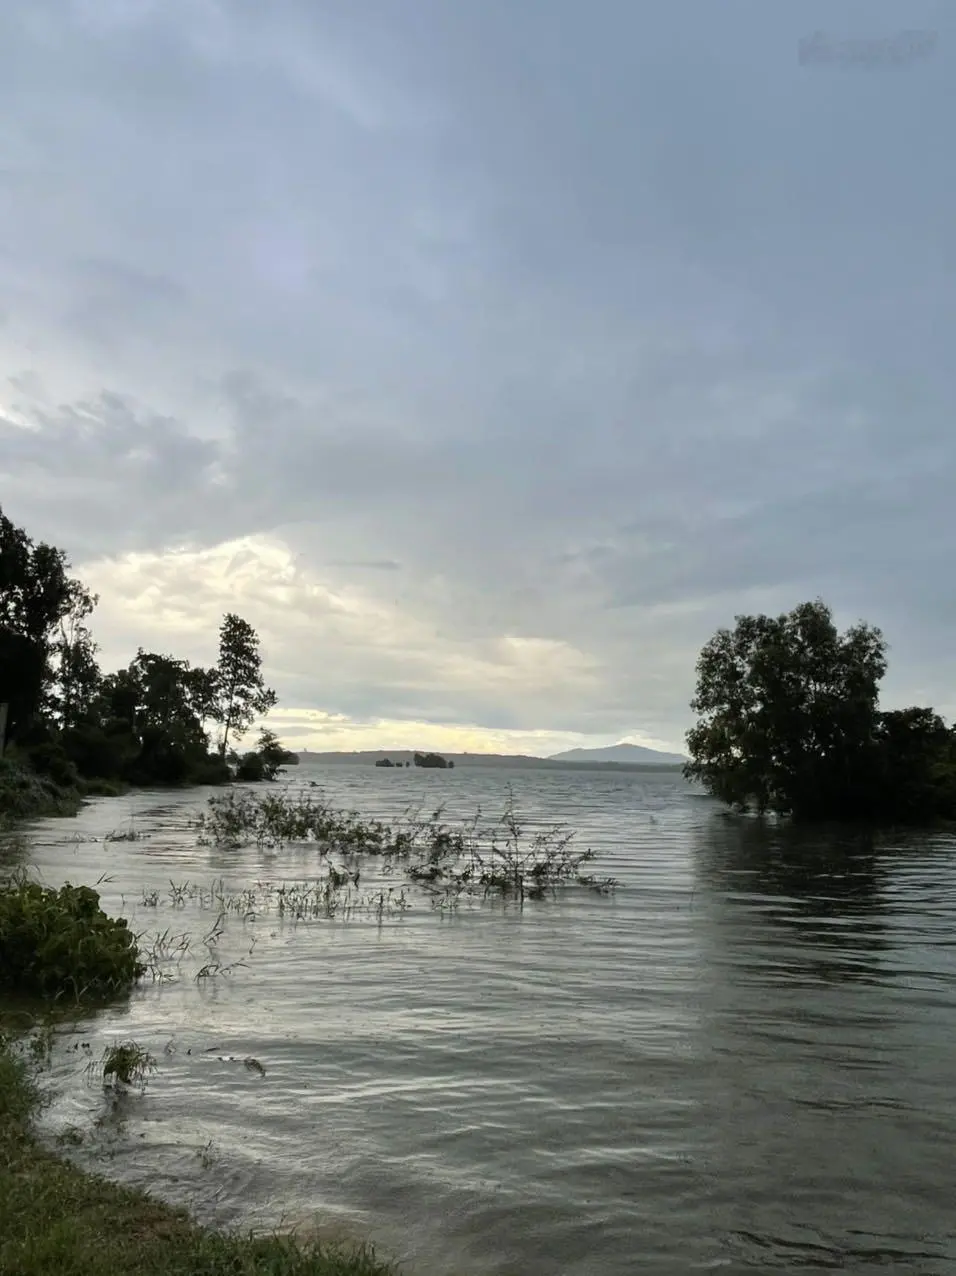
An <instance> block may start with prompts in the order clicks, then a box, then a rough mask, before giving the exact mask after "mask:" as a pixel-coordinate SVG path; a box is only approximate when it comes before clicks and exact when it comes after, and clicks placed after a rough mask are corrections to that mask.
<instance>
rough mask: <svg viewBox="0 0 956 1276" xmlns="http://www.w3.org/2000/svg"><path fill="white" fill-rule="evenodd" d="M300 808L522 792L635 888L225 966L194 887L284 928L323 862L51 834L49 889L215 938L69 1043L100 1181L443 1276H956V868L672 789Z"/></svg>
mask: <svg viewBox="0 0 956 1276" xmlns="http://www.w3.org/2000/svg"><path fill="white" fill-rule="evenodd" d="M291 774H292V776H293V779H294V782H295V783H296V784H301V783H303V782H308V781H309V780H310V779H314V780H317V781H318V782H319V783H320V784H321V785H322V787H323V788H324V790H325V791H326V792H327V793H328V794H329V795H330V796H331V797H333V798H334V799H335V800H336V801H340V802H341V803H342V804H343V805H348V806H355V807H357V808H359V809H360V810H361V811H362V812H363V813H366V814H369V815H377V816H383V817H386V818H391V817H394V816H396V815H398V814H399V813H400V812H401V811H402V810H403V809H404V808H406V807H407V806H408V805H409V804H410V803H417V802H424V803H425V804H426V806H427V807H432V806H437V805H438V804H439V803H441V802H445V803H447V804H448V808H449V811H450V812H452V813H454V814H458V815H462V816H465V815H468V814H471V813H473V812H474V810H475V808H476V806H477V805H479V804H480V805H481V806H482V807H483V808H484V809H485V810H486V811H497V810H500V809H501V808H502V807H503V805H504V802H505V800H506V796H507V786H508V785H509V784H511V785H513V786H514V789H515V794H516V797H517V799H518V801H519V804H520V810H521V811H522V813H523V814H524V815H526V817H527V818H528V819H529V820H530V821H531V822H532V823H533V822H534V821H535V820H547V821H551V820H566V821H567V822H568V823H570V824H571V825H572V826H573V827H574V828H575V829H576V830H578V838H577V840H578V842H579V843H580V844H581V846H582V848H583V847H584V846H588V845H589V846H591V847H593V848H594V849H595V850H596V851H597V852H598V853H599V857H600V858H599V860H598V864H597V868H598V870H601V871H603V872H605V873H610V874H613V875H614V876H615V877H617V878H618V879H619V880H620V883H621V885H620V887H619V889H618V891H617V892H616V894H615V896H614V897H613V898H610V899H604V898H601V897H598V896H596V895H593V894H589V893H587V892H583V891H576V892H569V893H568V894H566V895H563V896H562V897H560V898H559V899H557V900H545V901H541V902H535V903H530V904H527V905H526V906H525V907H524V909H517V908H515V907H503V906H501V905H495V904H483V905H480V906H477V907H465V908H462V909H461V910H459V911H458V912H457V913H456V914H453V915H442V914H440V913H437V912H435V911H434V910H433V909H431V908H430V907H429V905H428V902H427V901H426V900H423V899H422V898H421V897H418V896H415V895H414V894H413V895H412V896H411V897H410V898H411V903H412V907H411V909H410V910H409V911H408V912H407V913H405V914H403V915H402V916H397V917H386V918H383V919H381V921H379V920H378V919H376V918H374V917H369V916H364V915H353V916H348V917H337V918H335V919H332V920H328V919H322V920H314V921H310V920H306V921H299V922H297V923H296V922H294V921H291V920H289V919H279V918H278V917H277V916H276V914H275V913H274V911H264V912H259V913H258V914H257V915H256V916H254V917H247V918H243V917H242V916H238V915H235V914H230V915H229V916H228V917H227V918H226V919H225V921H224V923H223V924H222V933H221V936H220V938H219V939H218V940H215V939H214V940H213V941H212V947H211V948H210V946H209V945H208V944H206V945H204V944H203V937H204V936H205V937H208V936H209V934H210V931H211V930H212V929H213V928H214V926H215V923H216V920H217V916H218V908H217V907H216V906H215V903H214V902H213V901H212V900H211V899H210V897H209V895H208V894H207V895H205V896H203V897H202V898H199V897H193V898H192V899H187V900H186V902H185V903H184V904H182V905H179V906H177V905H176V904H175V902H174V898H175V892H174V891H173V890H172V886H171V884H173V885H176V886H182V885H183V884H184V883H186V882H189V883H193V884H195V885H198V886H201V887H202V888H203V889H204V890H206V891H207V892H208V891H209V890H210V889H211V888H213V887H214V883H216V882H221V883H222V885H221V887H220V888H219V889H220V890H224V891H225V892H227V893H229V892H236V891H240V890H242V889H246V888H256V889H257V891H258V894H259V896H260V898H261V897H262V893H263V890H264V887H263V885H262V884H263V883H278V882H282V881H299V882H301V881H303V880H304V879H305V878H307V877H308V876H309V875H310V873H314V872H316V871H317V870H316V859H315V853H314V850H309V849H308V848H286V849H283V850H281V851H278V852H268V851H257V850H255V849H254V848H250V849H245V850H242V851H226V850H221V849H217V848H212V847H203V846H197V843H196V833H195V830H194V829H192V828H191V827H190V823H191V821H192V820H193V819H194V817H195V815H196V813H197V811H198V810H199V808H200V807H201V806H202V804H203V802H204V801H205V798H206V796H207V794H206V793H205V792H198V793H197V792H191V793H183V794H172V795H171V794H168V793H135V794H131V795H129V796H127V797H125V798H121V799H102V800H97V801H96V802H94V803H92V804H91V805H90V806H89V807H87V808H86V809H85V810H84V811H83V812H82V813H81V815H80V816H79V817H78V819H77V820H71V821H52V820H50V821H41V822H39V823H37V824H35V825H32V826H30V829H29V850H28V858H29V860H30V861H31V862H32V863H33V864H34V865H35V866H36V868H37V869H38V871H39V872H40V873H41V874H42V876H43V878H44V880H45V881H47V882H48V883H49V884H51V885H58V884H60V883H61V882H62V881H65V880H71V881H74V882H86V883H90V884H92V883H93V882H95V881H96V879H97V878H98V877H100V876H101V874H107V880H106V881H104V882H103V883H102V885H101V887H100V890H101V893H102V896H103V902H104V906H105V907H106V908H107V909H109V910H111V911H117V912H118V911H122V912H123V913H124V914H125V915H126V916H128V917H130V919H131V924H132V925H133V928H134V929H135V930H137V931H145V932H147V934H148V935H151V936H154V935H156V934H157V933H159V932H166V934H167V940H166V948H167V950H168V951H172V950H173V949H174V948H175V946H176V944H175V936H177V935H182V936H186V937H187V938H186V940H185V941H184V942H185V943H186V944H187V945H188V947H187V949H186V951H185V952H184V953H183V954H182V956H181V959H179V960H174V959H173V958H172V957H171V958H170V959H169V961H168V962H167V965H166V971H167V975H168V976H169V982H165V983H162V984H150V983H147V984H146V985H145V986H144V987H143V988H142V989H141V990H139V991H137V992H136V993H134V994H133V996H132V997H131V998H130V999H129V1000H128V1001H126V1002H124V1003H122V1004H120V1005H117V1006H113V1007H110V1008H107V1009H105V1010H100V1011H98V1012H96V1013H95V1014H92V1013H91V1014H89V1015H87V1016H86V1017H85V1018H83V1019H80V1020H78V1021H76V1022H75V1023H72V1024H67V1025H65V1027H64V1031H63V1033H62V1034H61V1036H60V1038H59V1040H58V1044H57V1049H56V1054H55V1062H54V1068H53V1080H54V1083H55V1085H56V1087H57V1089H58V1096H59V1097H58V1099H57V1101H56V1103H55V1104H54V1106H53V1107H52V1108H51V1109H50V1111H49V1112H48V1113H47V1116H46V1118H45V1119H46V1121H47V1123H48V1124H49V1126H50V1128H51V1129H52V1130H58V1129H62V1128H63V1127H65V1126H67V1125H73V1126H76V1127H78V1128H79V1129H80V1130H81V1131H82V1133H83V1144H82V1145H81V1147H80V1148H79V1149H78V1151H77V1153H76V1155H77V1156H79V1157H80V1159H81V1160H83V1159H84V1158H85V1159H86V1160H87V1161H90V1162H94V1161H95V1162H96V1163H97V1165H98V1166H99V1167H100V1168H105V1169H106V1171H107V1172H108V1173H110V1174H112V1175H114V1176H115V1177H117V1178H121V1179H123V1180H125V1181H128V1182H134V1183H141V1184H148V1185H149V1186H151V1187H152V1188H153V1189H154V1190H156V1191H158V1192H160V1193H161V1194H163V1195H164V1196H166V1197H168V1198H169V1199H171V1200H174V1201H177V1202H184V1203H188V1204H189V1205H190V1207H191V1208H192V1209H194V1210H195V1211H196V1212H197V1213H198V1214H199V1215H200V1216H201V1217H203V1218H205V1219H208V1220H211V1221H215V1222H217V1223H225V1224H243V1225H246V1226H254V1227H271V1226H275V1225H277V1224H279V1223H280V1222H281V1223H283V1224H284V1225H290V1224H301V1223H303V1222H309V1221H315V1222H316V1223H330V1222H331V1223H335V1224H336V1225H337V1226H339V1227H341V1228H344V1229H345V1230H346V1231H347V1232H353V1233H355V1234H359V1235H363V1236H364V1235H370V1236H372V1237H373V1238H375V1239H377V1240H378V1241H379V1242H380V1243H381V1244H382V1245H383V1246H384V1247H385V1248H387V1249H388V1250H389V1251H390V1252H391V1253H393V1254H396V1255H397V1256H399V1257H400V1258H401V1259H402V1260H404V1261H406V1262H407V1264H408V1267H409V1269H410V1271H411V1272H413V1273H417V1274H418V1276H439V1273H441V1274H447V1273H449V1272H457V1273H462V1274H463V1276H467V1274H469V1273H471V1274H474V1276H484V1274H489V1276H490V1274H491V1273H522V1274H524V1276H538V1274H539V1273H540V1274H542V1276H543V1274H545V1273H548V1274H550V1273H561V1274H562V1276H584V1274H585V1273H588V1274H590V1273H601V1274H602V1276H617V1274H618V1273H620V1274H621V1276H623V1274H624V1273H631V1272H635V1271H640V1272H652V1273H656V1272H660V1273H684V1272H688V1271H695V1270H701V1271H703V1270H712V1269H714V1270H721V1271H726V1272H729V1273H734V1272H767V1271H776V1270H781V1271H830V1270H844V1271H851V1272H854V1273H865V1272H877V1271H880V1272H884V1271H887V1270H892V1271H898V1272H913V1273H926V1274H930V1273H932V1274H937V1273H938V1274H943V1273H950V1272H956V1236H954V1233H956V1207H954V1202H956V1154H954V1151H953V1149H954V1148H956V1097H954V1085H956V938H954V937H956V872H954V865H956V843H954V841H953V840H952V839H951V838H947V837H943V836H941V835H930V834H923V835H919V836H911V835H908V836H906V837H905V838H904V837H894V836H891V835H886V836H882V837H881V838H879V839H877V840H876V841H875V842H874V841H873V840H867V839H866V838H864V837H862V836H861V835H848V834H845V833H844V834H841V835H836V834H833V833H826V832H823V833H820V832H817V833H814V834H812V835H805V834H798V833H795V832H793V831H790V830H786V829H783V828H780V827H777V828H774V827H773V826H769V827H768V826H764V825H760V824H758V823H756V822H747V821H740V820H734V819H731V818H728V817H727V816H726V815H725V814H723V813H722V811H721V810H720V808H719V807H718V806H717V805H716V804H715V803H713V802H712V801H710V800H709V799H707V798H706V797H703V796H701V795H699V794H697V793H695V792H694V791H693V790H691V789H690V788H689V787H688V786H687V785H686V784H685V783H684V782H683V781H682V780H681V779H680V778H679V777H677V776H674V775H661V774H654V773H647V772H645V773H640V772H630V773H623V772H620V773H606V772H593V771H591V772H575V771H560V772H559V771H547V772H542V771H527V772H517V773H516V772H514V771H510V770H509V771H508V772H497V771H491V770H484V769H473V770H469V769H468V768H467V767H464V766H463V767H460V768H456V769H455V770H454V771H451V772H427V773H426V772H421V771H414V770H404V769H403V770H394V771H388V770H376V769H375V768H350V767H348V768H346V767H327V768H325V769H324V770H319V769H318V768H317V767H315V765H314V764H313V765H312V766H309V767H307V766H303V767H300V768H299V769H298V771H297V772H295V773H291ZM128 828H133V830H134V831H135V832H136V833H137V835H138V836H137V839H136V840H135V841H130V842H124V841H109V842H107V841H104V840H103V839H104V836H105V835H106V834H107V833H108V832H110V831H111V830H119V831H123V830H126V829H128ZM369 880H371V879H369ZM257 884H259V885H258V887H257ZM154 892H155V893H156V895H157V896H158V902H157V904H155V905H152V904H151V903H149V902H148V901H150V900H151V899H152V897H153V893H154ZM211 955H214V956H215V958H216V960H217V961H218V962H219V966H220V973H219V974H217V975H215V976H214V977H212V978H208V979H203V980H200V981H198V982H197V980H196V978H195V976H196V973H197V971H198V970H199V969H200V967H201V966H202V965H203V964H206V963H209V962H210V960H211ZM224 967H225V968H228V969H225V970H223V968H224ZM229 967H231V968H229ZM128 1036H133V1037H135V1038H136V1039H137V1040H138V1041H139V1042H141V1043H142V1044H144V1045H146V1046H148V1047H149V1049H150V1050H151V1051H152V1052H153V1053H154V1054H155V1055H156V1056H157V1058H158V1060H159V1069H158V1072H157V1073H156V1075H155V1076H154V1077H153V1078H152V1080H151V1082H150V1084H149V1086H148V1088H147V1090H146V1093H145V1094H144V1095H143V1096H138V1095H137V1096H130V1097H129V1098H128V1099H126V1100H124V1102H123V1103H122V1104H121V1105H120V1106H119V1107H118V1108H117V1109H116V1110H115V1111H114V1110H113V1109H112V1108H111V1106H110V1105H109V1104H108V1103H107V1102H106V1101H105V1100H104V1098H103V1096H102V1093H101V1091H100V1090H99V1088H98V1087H97V1086H96V1085H92V1086H91V1085H90V1084H89V1080H88V1078H87V1077H86V1075H85V1073H84V1066H85V1063H86V1060H87V1059H88V1058H89V1057H96V1056H98V1055H99V1053H100V1052H101V1050H102V1048H103V1045H104V1043H105V1042H107V1041H109V1040H114V1039H116V1038H117V1037H128ZM83 1043H88V1044H87V1045H86V1046H84V1044H83ZM247 1056H253V1057H255V1058H256V1059H258V1060H260V1061H261V1062H262V1064H263V1066H264V1067H265V1069H266V1075H265V1076H264V1077H262V1076H259V1075H258V1074H257V1073H255V1072H253V1071H251V1070H249V1069H247V1068H246V1067H244V1066H243V1063H242V1060H243V1059H244V1058H246V1057H247Z"/></svg>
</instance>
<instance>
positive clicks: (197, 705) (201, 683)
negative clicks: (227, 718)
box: [186, 667, 219, 732]
mask: <svg viewBox="0 0 956 1276" xmlns="http://www.w3.org/2000/svg"><path fill="white" fill-rule="evenodd" d="M186 695H187V696H188V698H189V703H190V705H191V706H192V711H193V713H194V714H195V715H196V717H197V718H198V720H199V725H200V726H201V727H202V729H203V732H205V730H206V723H207V722H214V721H215V720H216V713H217V705H218V702H219V671H218V669H215V668H212V669H203V668H202V667H197V668H195V669H190V670H189V671H188V673H187V674H186Z"/></svg>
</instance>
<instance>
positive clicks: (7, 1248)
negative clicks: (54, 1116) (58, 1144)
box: [0, 1038, 395, 1276]
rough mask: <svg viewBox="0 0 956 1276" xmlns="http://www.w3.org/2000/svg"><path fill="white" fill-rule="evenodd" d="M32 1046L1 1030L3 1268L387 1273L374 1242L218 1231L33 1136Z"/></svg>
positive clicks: (83, 1275) (99, 1273)
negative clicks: (354, 1245)
mask: <svg viewBox="0 0 956 1276" xmlns="http://www.w3.org/2000/svg"><path fill="white" fill-rule="evenodd" d="M28 1053H29V1052H28V1051H25V1050H23V1049H18V1048H17V1046H16V1045H15V1044H14V1043H13V1042H11V1041H7V1040H4V1039H2V1038H0V1272H10V1273H16V1274H17V1276H116V1273H117V1272H135V1273H137V1274H138V1276H197V1274H198V1273H202V1274H203V1276H260V1274H261V1276H266V1274H268V1276H390V1274H393V1273H394V1272H395V1269H394V1268H393V1267H392V1266H390V1265H389V1264H387V1263H385V1262H383V1261H381V1260H380V1259H378V1258H376V1257H375V1254H374V1252H373V1251H372V1250H371V1249H358V1250H348V1249H345V1248H339V1247H325V1246H321V1245H315V1244H305V1243H301V1242H299V1241H298V1240H296V1239H295V1238H294V1237H280V1236H271V1237H252V1236H240V1235H235V1234H220V1233H217V1232H212V1231H208V1230H206V1229H204V1228H201V1227H199V1226H197V1224H196V1223H194V1222H193V1221H191V1220H190V1219H189V1217H188V1216H187V1215H186V1214H185V1213H183V1212H182V1211H180V1210H175V1209H172V1208H171V1207H169V1206H166V1205H163V1204H162V1203H161V1202H159V1201H156V1200H154V1199H152V1198H151V1197H150V1196H149V1195H147V1194H146V1193H144V1192H139V1191H133V1190H130V1189H128V1188H124V1187H120V1186H118V1185H117V1184H114V1183H110V1182H108V1181H107V1180H106V1179H102V1178H100V1177H98V1176H96V1175H90V1174H87V1173H85V1172H83V1171H82V1170H80V1169H78V1168H77V1167H76V1166H74V1165H71V1164H69V1163H68V1162H66V1161H63V1160H60V1159H59V1158H58V1157H57V1156H55V1155H54V1154H53V1153H52V1152H50V1151H48V1150H47V1149H45V1148H44V1147H42V1146H41V1145H40V1143H39V1142H38V1141H37V1139H36V1137H35V1135H34V1133H33V1130H32V1126H31V1122H32V1118H33V1116H34V1115H35V1113H36V1111H37V1109H38V1108H39V1106H40V1104H41V1102H42V1098H41V1094H40V1092H39V1090H38V1088H37V1085H36V1081H35V1079H34V1076H33V1074H32V1070H31V1065H30V1062H29V1060H28Z"/></svg>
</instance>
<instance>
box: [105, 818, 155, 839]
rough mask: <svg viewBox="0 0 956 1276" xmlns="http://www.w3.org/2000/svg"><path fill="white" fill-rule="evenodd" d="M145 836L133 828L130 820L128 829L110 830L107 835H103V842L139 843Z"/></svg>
mask: <svg viewBox="0 0 956 1276" xmlns="http://www.w3.org/2000/svg"><path fill="white" fill-rule="evenodd" d="M145 836H146V835H145V834H144V833H140V832H139V831H138V830H137V829H135V828H133V822H132V820H131V821H130V824H129V828H126V829H110V831H109V832H108V833H104V835H103V841H104V842H139V841H141V840H142V839H143V838H144V837H145Z"/></svg>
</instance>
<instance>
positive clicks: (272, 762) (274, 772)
mask: <svg viewBox="0 0 956 1276" xmlns="http://www.w3.org/2000/svg"><path fill="white" fill-rule="evenodd" d="M298 761H299V759H298V757H297V755H296V754H294V753H290V752H289V751H288V750H287V749H284V748H283V747H282V743H281V741H280V740H279V737H278V736H277V735H276V734H275V732H273V731H268V730H267V729H266V728H265V727H263V729H262V730H261V731H260V732H259V741H258V744H257V745H256V748H255V749H254V750H252V751H250V752H248V753H244V754H243V755H242V757H241V758H239V759H238V760H237V764H236V779H237V780H241V781H243V782H244V783H249V784H253V783H256V782H257V781H261V780H269V781H272V780H276V779H278V777H279V772H280V771H281V770H282V768H283V767H286V766H295V765H297V763H298Z"/></svg>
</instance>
